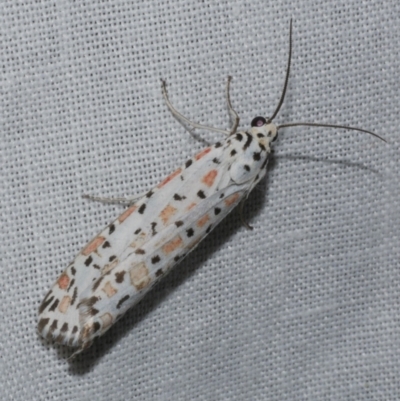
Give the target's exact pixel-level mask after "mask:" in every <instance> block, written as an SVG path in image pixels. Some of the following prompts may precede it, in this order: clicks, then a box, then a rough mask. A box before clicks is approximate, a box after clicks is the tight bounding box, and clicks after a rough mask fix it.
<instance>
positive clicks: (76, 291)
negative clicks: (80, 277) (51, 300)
mask: <svg viewBox="0 0 400 401" xmlns="http://www.w3.org/2000/svg"><path fill="white" fill-rule="evenodd" d="M77 296H78V287H75V289H74V293H73V295H72V300H71V305H73V304H74V303H75V301H76V298H77Z"/></svg>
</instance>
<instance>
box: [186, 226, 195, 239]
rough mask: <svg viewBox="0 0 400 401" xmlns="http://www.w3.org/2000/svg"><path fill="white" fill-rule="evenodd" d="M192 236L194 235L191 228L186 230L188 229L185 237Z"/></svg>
mask: <svg viewBox="0 0 400 401" xmlns="http://www.w3.org/2000/svg"><path fill="white" fill-rule="evenodd" d="M193 234H194V230H193V228H188V229H187V230H186V235H187V236H188V237H193Z"/></svg>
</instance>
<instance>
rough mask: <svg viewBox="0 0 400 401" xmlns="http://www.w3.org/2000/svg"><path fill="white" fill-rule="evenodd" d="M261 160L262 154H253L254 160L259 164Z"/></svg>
mask: <svg viewBox="0 0 400 401" xmlns="http://www.w3.org/2000/svg"><path fill="white" fill-rule="evenodd" d="M260 159H261V152H254V153H253V160H254V161H256V162H258V161H259V160H260Z"/></svg>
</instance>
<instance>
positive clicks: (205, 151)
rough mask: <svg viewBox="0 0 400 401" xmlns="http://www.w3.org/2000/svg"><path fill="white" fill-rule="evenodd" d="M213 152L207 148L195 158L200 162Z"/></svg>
mask: <svg viewBox="0 0 400 401" xmlns="http://www.w3.org/2000/svg"><path fill="white" fill-rule="evenodd" d="M210 151H211V148H205V149H203V150H202V151H201V152H200V153H198V154H197V155H196V156H195V157H194V158H195V159H196V160H200V159H201V158H202V157H203V156H205V155H206V154H207V153H209V152H210Z"/></svg>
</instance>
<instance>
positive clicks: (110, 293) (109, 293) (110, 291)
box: [102, 281, 118, 298]
mask: <svg viewBox="0 0 400 401" xmlns="http://www.w3.org/2000/svg"><path fill="white" fill-rule="evenodd" d="M102 290H103V291H104V292H105V294H106V295H107V296H108V298H111V297H112V296H113V295H115V294H116V293H117V292H118V290H117V289H115V288H114V287H113V286H112V285H111V283H110V282H109V281H107V283H106V284H105V285H104V287H103V288H102Z"/></svg>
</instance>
